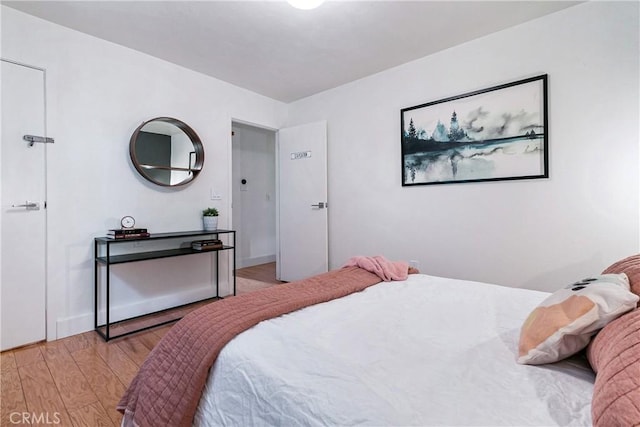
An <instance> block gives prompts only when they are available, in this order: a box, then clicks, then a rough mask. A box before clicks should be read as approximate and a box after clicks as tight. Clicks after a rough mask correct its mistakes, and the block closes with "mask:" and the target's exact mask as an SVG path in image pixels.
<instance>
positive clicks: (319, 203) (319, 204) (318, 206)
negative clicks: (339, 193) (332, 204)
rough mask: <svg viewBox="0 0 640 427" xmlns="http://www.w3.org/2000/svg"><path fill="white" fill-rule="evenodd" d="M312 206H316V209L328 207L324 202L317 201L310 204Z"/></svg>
mask: <svg viewBox="0 0 640 427" xmlns="http://www.w3.org/2000/svg"><path fill="white" fill-rule="evenodd" d="M311 207H312V208H318V209H324V208H328V207H329V204H328V203H325V202H318V204H317V205H311Z"/></svg>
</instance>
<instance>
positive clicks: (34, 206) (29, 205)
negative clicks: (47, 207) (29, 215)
mask: <svg viewBox="0 0 640 427" xmlns="http://www.w3.org/2000/svg"><path fill="white" fill-rule="evenodd" d="M11 207H12V208H25V209H26V210H28V211H38V210H40V203H37V202H29V201H26V202H24V203H23V204H21V205H11Z"/></svg>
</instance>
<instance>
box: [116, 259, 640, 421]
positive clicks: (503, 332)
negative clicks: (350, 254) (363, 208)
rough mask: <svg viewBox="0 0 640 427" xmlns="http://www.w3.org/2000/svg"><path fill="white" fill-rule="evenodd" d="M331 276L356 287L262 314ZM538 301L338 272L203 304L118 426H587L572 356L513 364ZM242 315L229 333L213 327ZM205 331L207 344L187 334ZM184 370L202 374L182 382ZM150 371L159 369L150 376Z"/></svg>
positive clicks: (511, 293) (144, 374) (160, 349)
mask: <svg viewBox="0 0 640 427" xmlns="http://www.w3.org/2000/svg"><path fill="white" fill-rule="evenodd" d="M345 275H347V276H349V277H347V278H346V279H345V280H344V281H346V282H350V281H353V280H356V279H354V277H356V276H357V280H360V281H363V283H365V284H363V285H362V287H361V288H357V289H351V288H350V289H349V290H348V292H346V293H345V294H344V295H340V296H338V297H333V296H334V295H332V298H325V297H322V298H321V299H320V301H314V303H312V304H307V306H305V307H302V308H299V307H298V308H294V309H290V310H289V309H286V310H285V313H284V314H279V315H275V317H274V316H272V315H273V312H274V311H273V310H271V308H270V307H272V306H275V305H278V304H281V302H280V300H281V299H282V296H283V295H284V294H282V292H289V291H293V292H302V294H303V296H302V297H301V298H300V299H301V300H305V303H306V302H308V301H307V300H309V299H310V298H311V297H310V295H312V294H313V292H311V291H307V290H305V289H307V288H308V289H313V288H314V287H316V288H318V289H320V288H323V289H324V288H325V287H327V286H333V283H334V282H340V281H341V280H342V278H344V276H345ZM352 276H353V277H352ZM349 286H350V285H349ZM286 288H290V289H286ZM278 292H280V293H281V294H280V295H278ZM332 292H333V291H332ZM274 293H275V296H274ZM548 296H549V294H548V293H545V292H538V291H532V290H524V289H516V288H508V287H503V286H497V285H492V284H486V283H480V282H471V281H463V280H454V279H447V278H442V277H434V276H429V275H424V274H411V275H409V276H408V277H407V278H406V279H405V280H396V281H389V282H384V281H383V282H381V281H380V279H379V278H378V277H376V276H375V275H372V274H371V273H369V272H366V271H364V270H362V269H360V268H358V267H350V268H347V269H343V270H338V271H334V272H330V273H328V274H326V275H321V276H318V277H315V278H312V279H311V280H306V281H302V282H297V283H291V284H287V285H280V286H278V287H276V288H273V289H271V290H269V289H267V290H263V291H256V292H255V293H254V295H252V294H245V295H243V296H239V297H234V298H228V299H226V300H224V301H222V302H225V303H226V304H228V305H231V306H232V305H233V304H234V303H235V304H240V305H242V304H248V305H249V306H251V307H252V308H250V309H249V310H248V311H249V312H250V313H256V312H260V314H259V315H258V316H253V315H246V314H244V313H241V312H239V310H238V307H239V305H238V306H236V307H230V310H229V311H228V312H227V313H226V314H224V315H222V314H220V313H219V311H220V310H221V309H222V307H221V306H222V304H220V303H221V302H216V303H214V304H212V305H211V306H209V308H208V310H210V311H211V310H215V311H216V312H218V313H217V314H216V315H215V316H217V317H215V316H214V317H211V318H210V319H209V321H211V322H213V323H211V324H207V322H204V321H203V319H202V318H198V317H197V315H196V316H193V318H192V319H189V317H190V316H187V317H185V319H186V321H185V319H183V321H181V322H178V324H176V327H174V328H173V329H172V330H171V331H170V333H171V332H174V331H175V333H174V334H173V335H174V337H173V338H170V337H168V335H169V334H170V333H169V334H167V337H165V339H163V341H161V343H160V344H159V345H158V346H157V347H156V348H155V349H154V350H153V351H152V353H151V354H150V356H149V359H148V360H147V362H149V363H147V362H145V365H146V366H145V365H143V367H142V368H141V372H140V373H139V374H138V376H137V377H136V378H135V379H134V382H133V383H132V385H131V386H130V388H129V390H128V392H127V395H125V396H124V397H123V400H122V401H121V404H120V405H119V409H120V410H121V411H123V412H124V413H125V417H124V420H123V424H124V425H192V424H193V425H198V426H218V425H224V426H251V425H255V426H265V425H280V426H298V425H299V426H316V425H318V426H319V425H328V426H338V425H340V426H343V425H394V426H395V425H419V426H431V425H438V426H441V425H465V426H471V425H482V426H488V425H491V426H514V425H518V426H551V425H563V426H589V425H592V424H593V423H594V421H593V419H592V396H593V393H594V384H596V385H597V381H596V374H595V373H594V370H593V369H592V367H591V366H590V364H589V362H588V361H587V358H586V355H585V352H580V353H578V354H577V355H575V356H572V357H569V358H567V359H565V360H562V361H560V362H557V363H552V364H546V365H539V366H529V365H521V364H518V363H516V359H517V354H518V337H519V333H520V327H521V326H522V324H523V322H524V321H525V319H526V318H527V316H528V315H529V313H530V312H531V311H532V310H534V309H535V308H536V306H538V305H539V304H540V303H541V302H542V301H543V300H545V298H547V297H548ZM234 299H237V301H235V302H234ZM251 299H258V300H260V299H262V301H261V302H260V303H258V304H254V303H253V302H252V301H251ZM311 299H313V298H311ZM265 301H266V302H265ZM268 301H271V302H268ZM216 304H219V306H218V307H216V306H215V305H216ZM211 307H214V308H211ZM257 307H260V309H258V308H257ZM262 307H269V308H268V309H266V310H264V309H262ZM637 311H638V310H636V312H637ZM263 312H268V313H263ZM209 315H211V313H209ZM265 316H266V317H265ZM263 317H265V318H264V320H260V319H262V318H263ZM269 317H273V318H269ZM247 318H253V320H252V321H247V324H244V325H243V326H242V328H243V329H244V332H241V333H240V334H238V335H237V336H236V335H235V333H234V332H232V331H231V329H233V328H225V327H224V322H225V321H226V320H229V322H230V323H234V319H237V320H239V319H243V320H241V322H244V319H247ZM638 320H639V321H640V317H638ZM189 322H191V323H192V325H191V326H189V327H187V326H185V323H189ZM638 323H640V322H638ZM634 324H635V323H634V322H631V325H632V326H631V327H635V326H633V325H634ZM210 333H212V334H215V335H217V336H218V338H216V339H215V340H210V341H208V342H205V343H203V342H202V341H201V340H200V338H198V339H195V338H194V337H195V336H198V335H201V334H204V335H208V334H210ZM636 333H640V332H639V331H636ZM172 339H173V340H177V341H176V342H171V341H172ZM165 341H168V342H167V344H166V345H165V346H163V345H161V344H163V343H164V342H165ZM219 341H222V342H223V343H222V345H220V349H219V350H213V355H211V354H209V353H208V351H209V350H210V347H215V345H218V342H219ZM188 342H193V343H198V344H191V345H190V346H191V347H193V348H190V349H189V348H187V347H188V345H187V344H186V343H188ZM639 346H640V345H639ZM606 347H608V348H609V347H611V345H610V343H607V344H606ZM205 354H208V355H205ZM192 357H193V360H191V359H189V360H187V359H188V358H192ZM207 365H208V366H207ZM637 366H640V365H637ZM145 368H146V369H145ZM209 368H211V369H209ZM632 369H633V364H632ZM197 370H200V371H202V372H204V374H201V376H202V375H203V377H202V378H198V379H196V380H194V377H195V376H196V375H195V374H193V373H192V371H193V372H195V371H197ZM159 371H172V373H171V374H165V375H164V378H163V379H159V376H158V372H159ZM176 384H177V385H178V389H177V390H176V389H174V386H175V385H176ZM600 388H602V387H601V385H600ZM185 390H186V391H185ZM616 393H617V392H616ZM632 393H633V390H632ZM618 394H619V393H618ZM629 396H631V397H630V398H631V399H632V400H633V399H634V397H633V395H632V394H630V395H629ZM162 399H164V400H165V401H163V402H162V403H159V401H160V400H162ZM145 401H146V403H144V402H145ZM639 402H640V401H639ZM632 405H633V403H632ZM606 406H610V405H606ZM178 412H180V413H181V415H177V413H178ZM182 412H186V413H187V414H188V415H186V416H184V415H182ZM634 416H635V415H634V414H633V413H631V417H632V418H630V419H631V420H633V419H634V418H633V417H634ZM637 421H638V422H640V420H637ZM601 425H606V424H601ZM619 425H625V424H619ZM628 425H633V424H628Z"/></svg>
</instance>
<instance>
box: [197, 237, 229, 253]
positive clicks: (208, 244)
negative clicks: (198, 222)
mask: <svg viewBox="0 0 640 427" xmlns="http://www.w3.org/2000/svg"><path fill="white" fill-rule="evenodd" d="M191 249H193V250H195V251H210V250H212V249H222V240H218V239H211V240H195V241H193V242H191Z"/></svg>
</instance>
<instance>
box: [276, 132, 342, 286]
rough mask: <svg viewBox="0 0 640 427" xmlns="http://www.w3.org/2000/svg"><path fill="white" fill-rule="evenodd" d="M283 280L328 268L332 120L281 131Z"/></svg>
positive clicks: (278, 266) (280, 261)
mask: <svg viewBox="0 0 640 427" xmlns="http://www.w3.org/2000/svg"><path fill="white" fill-rule="evenodd" d="M277 147H278V148H277V150H278V232H277V235H278V253H277V255H276V258H277V263H276V269H277V275H278V279H280V280H283V281H286V282H291V281H294V280H300V279H304V278H306V277H309V276H312V275H314V274H320V273H324V272H326V271H328V268H329V260H328V258H329V257H328V248H329V244H328V233H327V123H326V122H325V121H322V122H317V123H311V124H306V125H301V126H295V127H291V128H285V129H280V130H279V131H278V145H277Z"/></svg>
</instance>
